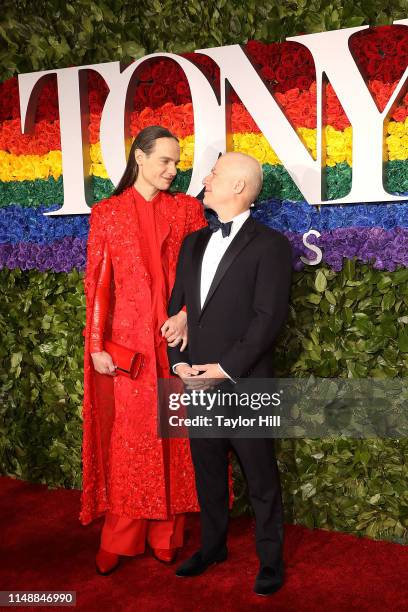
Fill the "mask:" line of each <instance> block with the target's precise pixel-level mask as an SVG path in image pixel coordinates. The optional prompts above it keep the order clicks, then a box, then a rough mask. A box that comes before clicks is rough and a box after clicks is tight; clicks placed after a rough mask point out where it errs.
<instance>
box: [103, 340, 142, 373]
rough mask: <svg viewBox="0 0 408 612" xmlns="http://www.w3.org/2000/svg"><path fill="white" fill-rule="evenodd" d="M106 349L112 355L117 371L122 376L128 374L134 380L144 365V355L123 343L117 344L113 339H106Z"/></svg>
mask: <svg viewBox="0 0 408 612" xmlns="http://www.w3.org/2000/svg"><path fill="white" fill-rule="evenodd" d="M104 350H105V351H106V352H107V353H109V355H110V356H111V357H112V361H113V363H114V364H115V366H116V371H117V373H118V374H122V376H127V377H128V378H131V379H132V380H134V379H135V378H136V377H137V376H138V375H139V372H140V370H141V368H142V366H143V361H144V358H143V355H142V354H141V353H137V352H135V351H132V349H129V348H126V347H125V346H122V345H121V344H116V342H112V341H111V340H105V341H104Z"/></svg>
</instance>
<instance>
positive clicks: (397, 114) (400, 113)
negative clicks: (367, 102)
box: [392, 106, 407, 121]
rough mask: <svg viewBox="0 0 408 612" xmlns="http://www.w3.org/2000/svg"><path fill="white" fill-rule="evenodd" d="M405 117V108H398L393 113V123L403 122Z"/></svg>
mask: <svg viewBox="0 0 408 612" xmlns="http://www.w3.org/2000/svg"><path fill="white" fill-rule="evenodd" d="M406 116H407V108H406V107H405V106H399V107H398V108H397V109H396V110H395V111H394V112H393V113H392V118H393V119H394V121H405V118H406Z"/></svg>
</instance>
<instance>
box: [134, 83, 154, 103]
mask: <svg viewBox="0 0 408 612" xmlns="http://www.w3.org/2000/svg"><path fill="white" fill-rule="evenodd" d="M150 87H151V86H150V85H148V84H147V83H139V84H138V85H137V87H136V91H135V97H134V107H135V109H141V108H143V107H144V106H147V103H148V100H149V94H150Z"/></svg>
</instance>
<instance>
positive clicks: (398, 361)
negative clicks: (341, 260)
mask: <svg viewBox="0 0 408 612" xmlns="http://www.w3.org/2000/svg"><path fill="white" fill-rule="evenodd" d="M322 276H323V277H324V280H323V279H322ZM407 277H408V270H400V271H396V272H390V273H387V274H384V273H383V272H380V271H375V270H371V269H369V268H368V267H367V266H363V265H356V266H354V264H353V262H351V263H349V264H347V265H346V266H345V268H344V270H343V272H341V273H338V274H334V273H333V272H332V271H331V270H329V269H328V268H326V267H320V268H319V270H316V269H313V268H308V269H307V270H305V271H304V272H299V273H296V274H295V275H294V282H293V289H292V299H291V308H290V315H289V320H288V322H287V325H286V327H285V330H284V332H283V334H282V336H281V338H280V341H279V343H278V346H277V350H276V362H277V373H278V374H280V375H282V376H283V375H290V376H307V375H310V374H314V375H317V376H340V377H344V376H349V375H353V376H362V375H364V376H380V377H382V376H405V375H406V372H407V367H408V345H407V343H406V340H405V332H404V326H405V323H404V322H405V320H406V315H407V306H408V288H407V287H408V285H407V282H406V280H407ZM0 281H1V286H2V288H3V291H4V294H3V300H2V307H1V311H0V330H1V335H2V338H3V341H2V343H1V345H0V359H1V371H0V383H1V391H0V393H1V400H2V401H1V406H0V412H1V421H2V427H1V431H0V452H1V457H0V461H1V465H2V466H3V473H5V474H9V475H14V476H17V477H19V478H22V479H27V480H33V481H36V482H42V483H48V484H49V485H52V486H65V487H80V484H81V480H80V472H81V465H80V463H81V456H80V450H81V416H80V406H81V396H82V375H83V372H82V351H83V342H82V328H83V325H84V316H85V304H84V295H83V289H82V279H81V275H79V274H78V273H76V272H71V273H70V274H55V273H54V274H42V273H39V272H20V271H8V270H3V271H2V272H0ZM389 296H392V298H391V297H389ZM334 301H336V304H334V303H333V302H334ZM391 302H392V305H390V304H391ZM398 319H400V320H401V322H400V324H395V321H398ZM278 446H279V458H280V462H281V473H282V482H283V486H284V496H285V507H286V513H287V518H288V520H291V521H295V522H301V523H304V524H306V525H308V526H319V527H328V528H335V529H340V530H344V531H352V532H355V533H361V534H363V533H365V534H368V535H371V536H380V537H394V538H395V537H399V538H403V537H405V536H406V530H407V528H408V489H407V486H406V482H407V479H408V464H407V456H408V441H407V440H400V441H396V440H350V439H337V440H284V441H282V442H281V443H279V444H278ZM239 478H240V476H239V475H238V479H239ZM236 488H237V493H238V499H237V502H236V507H235V512H237V513H239V512H242V511H243V510H245V509H246V508H247V501H246V497H245V495H244V492H243V491H244V488H243V486H242V483H241V482H240V481H239V480H238V482H237V487H236Z"/></svg>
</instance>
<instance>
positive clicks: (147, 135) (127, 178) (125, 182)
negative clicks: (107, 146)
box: [113, 125, 178, 195]
mask: <svg viewBox="0 0 408 612" xmlns="http://www.w3.org/2000/svg"><path fill="white" fill-rule="evenodd" d="M158 138H174V140H176V141H177V142H178V139H177V136H174V134H172V133H171V132H170V131H169V130H168V129H166V128H164V127H162V126H161V125H150V126H149V127H147V128H144V129H143V130H141V131H140V132H139V134H138V135H137V136H136V138H135V139H134V141H133V144H132V146H131V147H130V152H129V158H128V162H127V164H126V168H125V171H124V173H123V176H122V178H121V179H120V181H119V183H118V186H117V187H116V189H115V191H114V192H113V195H119V194H120V193H122V191H124V190H125V189H127V188H128V187H131V185H133V184H134V182H135V181H136V179H137V173H138V171H139V166H138V165H137V163H136V159H135V151H136V149H141V150H142V151H143V152H144V153H146V155H150V153H152V152H153V150H154V147H155V144H156V140H157V139H158Z"/></svg>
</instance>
